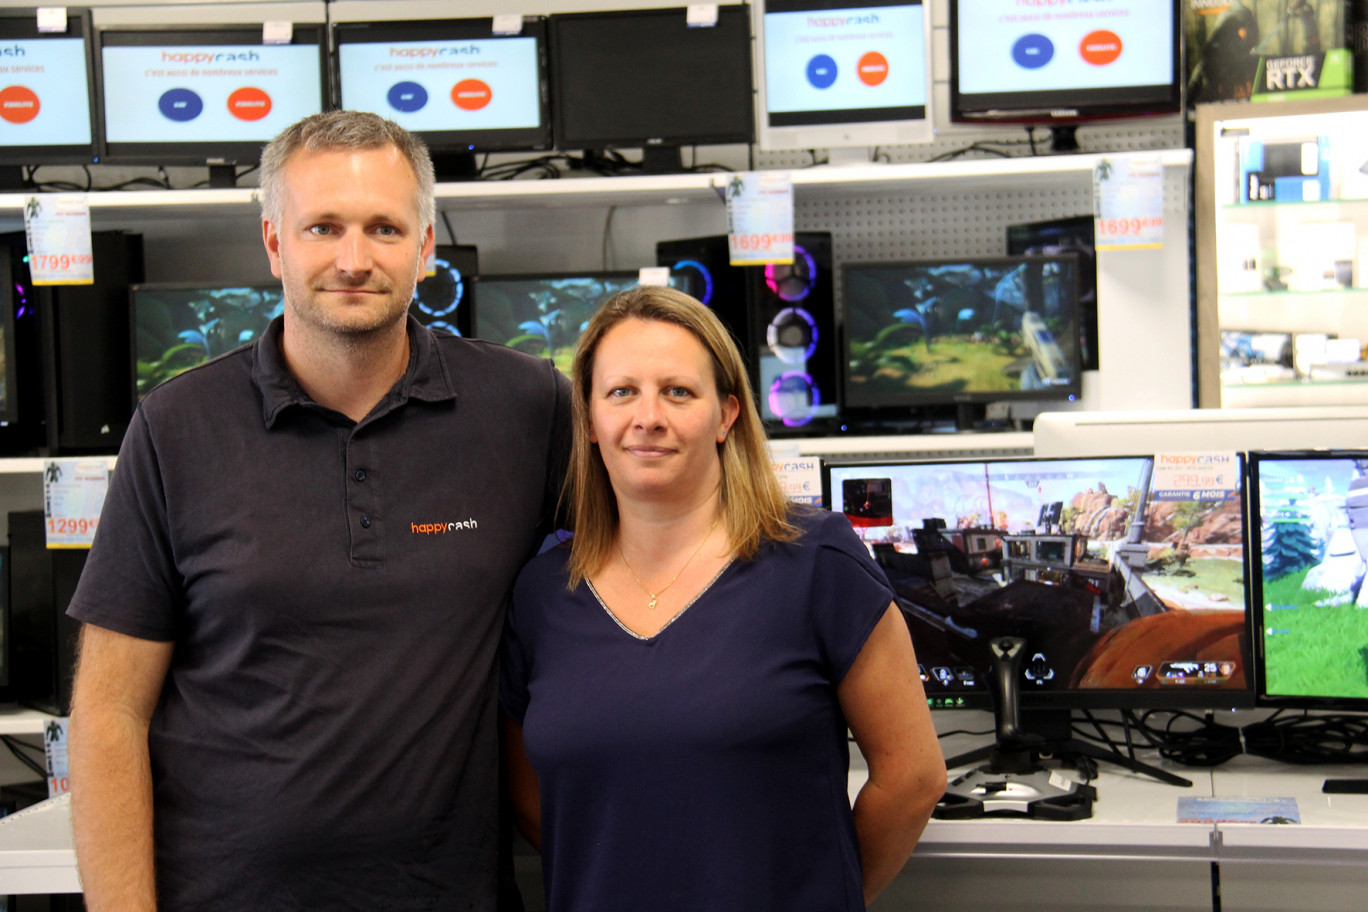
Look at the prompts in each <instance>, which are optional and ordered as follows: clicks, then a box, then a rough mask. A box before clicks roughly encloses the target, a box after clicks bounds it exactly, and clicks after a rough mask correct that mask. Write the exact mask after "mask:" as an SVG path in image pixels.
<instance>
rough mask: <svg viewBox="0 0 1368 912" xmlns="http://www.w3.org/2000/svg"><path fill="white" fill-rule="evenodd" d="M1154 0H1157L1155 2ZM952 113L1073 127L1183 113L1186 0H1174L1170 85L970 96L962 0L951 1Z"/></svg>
mask: <svg viewBox="0 0 1368 912" xmlns="http://www.w3.org/2000/svg"><path fill="white" fill-rule="evenodd" d="M1151 2H1152V0H1151ZM949 4H950V5H949V12H948V18H949V31H950V111H949V120H950V122H951V123H957V124H978V125H980V126H984V125H993V124H1003V125H1025V126H1069V125H1077V124H1086V123H1091V122H1095V121H1112V120H1125V119H1129V118H1135V117H1155V116H1164V115H1170V114H1178V113H1180V112H1181V111H1182V110H1183V83H1184V78H1183V69H1182V68H1183V38H1184V34H1185V26H1184V22H1183V12H1182V3H1181V0H1169V3H1168V4H1167V5H1168V11H1169V15H1170V18H1171V21H1172V23H1173V42H1174V44H1173V53H1172V58H1173V59H1172V67H1171V78H1170V80H1169V82H1168V83H1166V84H1158V85H1153V86H1123V87H1118V88H1105V89H1086V88H1074V89H1061V90H1054V91H1049V92H994V93H991V94H990V93H982V94H974V95H966V94H965V93H963V92H961V91H960V88H959V78H958V77H959V73H960V72H961V71H962V68H963V67H964V66H965V65H966V62H965V61H962V60H961V59H960V54H959V31H960V26H959V6H960V0H949Z"/></svg>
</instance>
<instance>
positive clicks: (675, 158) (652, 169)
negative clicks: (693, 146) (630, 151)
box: [641, 146, 684, 174]
mask: <svg viewBox="0 0 1368 912" xmlns="http://www.w3.org/2000/svg"><path fill="white" fill-rule="evenodd" d="M682 153H683V150H682V149H681V148H680V147H679V146H642V147H641V170H642V173H644V174H680V173H682V172H683V171H684V157H683V154H682Z"/></svg>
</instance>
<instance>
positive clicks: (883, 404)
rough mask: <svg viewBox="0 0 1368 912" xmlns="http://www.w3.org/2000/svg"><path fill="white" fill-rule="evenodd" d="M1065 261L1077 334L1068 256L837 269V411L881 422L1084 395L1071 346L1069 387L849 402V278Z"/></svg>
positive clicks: (1075, 298)
mask: <svg viewBox="0 0 1368 912" xmlns="http://www.w3.org/2000/svg"><path fill="white" fill-rule="evenodd" d="M1033 261H1034V262H1041V263H1045V262H1068V263H1071V264H1073V266H1074V269H1073V278H1074V295H1073V309H1074V314H1073V319H1074V327H1075V331H1077V329H1078V327H1079V326H1080V324H1081V320H1082V318H1083V315H1082V311H1081V308H1080V305H1079V301H1078V287H1079V271H1080V267H1081V264H1080V263H1079V261H1078V257H1077V256H1074V255H1072V254H1070V255H1065V256H1045V255H1031V256H965V257H956V258H953V259H913V260H890V261H871V262H858V263H845V264H842V266H841V301H842V314H843V317H844V318H845V319H843V320H842V326H841V332H840V343H841V345H840V347H841V352H840V358H841V390H842V401H841V412H842V414H844V415H848V416H850V417H851V418H853V419H856V420H874V421H877V420H880V419H884V418H899V417H901V418H905V417H906V415H907V410H908V409H915V408H925V407H934V406H964V405H982V404H985V403H990V402H1009V401H1015V402H1061V401H1072V400H1075V399H1077V398H1078V397H1079V396H1081V395H1082V392H1083V376H1082V375H1083V369H1082V354H1081V351H1080V346H1079V345H1078V344H1077V342H1075V344H1074V345H1073V346H1072V347H1071V349H1070V352H1069V354H1070V368H1071V371H1072V382H1071V383H1070V384H1069V385H1068V386H1059V387H1053V388H1050V389H1042V390H999V391H985V390H970V391H968V392H964V393H946V392H940V391H934V390H933V391H927V392H925V393H921V392H917V391H914V392H912V393H908V394H906V395H901V396H898V397H896V399H894V398H889V399H878V400H870V399H868V398H866V399H863V400H860V401H855V400H852V398H851V395H850V394H851V390H852V386H851V374H852V372H851V357H850V345H851V341H852V340H851V337H850V331H849V327H848V319H849V314H850V313H851V311H852V306H851V300H852V298H851V291H850V282H851V277H852V276H854V275H858V274H859V273H860V272H861V271H862V270H866V269H900V268H909V267H911V268H926V267H935V266H958V265H992V266H1001V265H1006V264H1010V263H1029V262H1033Z"/></svg>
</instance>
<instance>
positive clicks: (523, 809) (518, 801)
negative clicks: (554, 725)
mask: <svg viewBox="0 0 1368 912" xmlns="http://www.w3.org/2000/svg"><path fill="white" fill-rule="evenodd" d="M502 718H503V755H504V768H505V770H506V772H507V774H508V776H507V778H508V797H509V799H510V801H511V803H512V805H513V819H514V821H515V822H516V823H517V824H518V830H519V831H520V832H521V833H522V834H523V836H524V837H526V839H527V841H528V842H530V843H532V847H533V848H535V849H537V850H538V851H540V850H541V788H540V786H539V785H538V783H537V773H536V771H535V770H534V769H532V764H531V762H530V761H529V760H528V759H527V751H526V750H524V749H523V737H522V733H523V730H522V726H521V725H519V724H518V723H517V722H514V721H513V719H512V717H510V716H509V715H508V714H507V713H504V714H502Z"/></svg>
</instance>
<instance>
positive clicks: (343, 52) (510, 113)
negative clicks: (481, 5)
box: [332, 16, 551, 178]
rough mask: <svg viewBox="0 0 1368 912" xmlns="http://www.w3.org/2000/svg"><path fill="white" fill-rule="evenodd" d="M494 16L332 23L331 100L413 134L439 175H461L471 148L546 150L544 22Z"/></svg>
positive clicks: (548, 143) (548, 139) (547, 108)
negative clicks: (513, 29)
mask: <svg viewBox="0 0 1368 912" xmlns="http://www.w3.org/2000/svg"><path fill="white" fill-rule="evenodd" d="M493 27H494V23H493V20H492V19H443V20H427V21H416V20H408V21H399V22H337V23H334V24H333V27H332V34H333V44H334V46H335V49H336V50H335V56H334V73H335V74H336V75H335V79H334V80H333V86H334V92H333V101H334V104H335V105H336V106H337V107H339V108H345V109H348V110H359V111H373V112H375V113H377V114H381V115H383V116H385V117H387V118H389V119H390V120H393V121H394V122H395V123H397V124H399V125H400V126H402V127H405V128H406V129H408V130H410V131H412V132H414V133H416V134H418V135H419V136H420V137H422V139H423V141H424V142H426V143H427V145H428V148H429V149H430V150H431V152H432V154H433V158H434V161H435V162H436V163H437V165H438V172H439V178H442V177H460V176H468V172H466V171H464V170H463V169H458V168H456V167H455V163H462V164H465V165H466V167H467V168H471V167H473V159H472V160H467V158H466V156H470V155H471V154H472V153H476V152H502V151H509V150H523V149H549V148H551V116H550V105H549V90H548V86H547V70H546V21H545V19H543V18H541V17H536V16H524V17H523V19H522V28H521V31H520V32H518V33H517V34H511V35H505V34H495V33H494V30H493Z"/></svg>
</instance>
